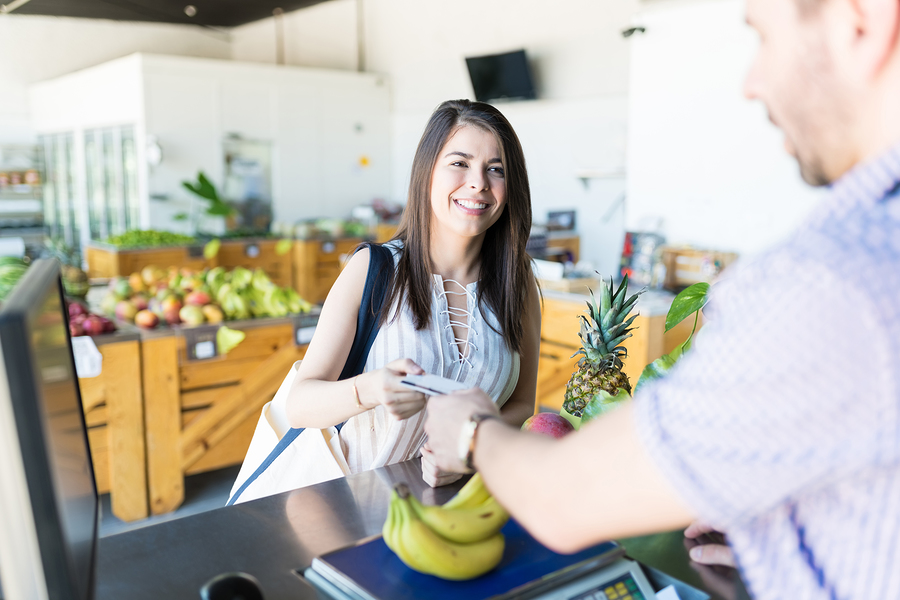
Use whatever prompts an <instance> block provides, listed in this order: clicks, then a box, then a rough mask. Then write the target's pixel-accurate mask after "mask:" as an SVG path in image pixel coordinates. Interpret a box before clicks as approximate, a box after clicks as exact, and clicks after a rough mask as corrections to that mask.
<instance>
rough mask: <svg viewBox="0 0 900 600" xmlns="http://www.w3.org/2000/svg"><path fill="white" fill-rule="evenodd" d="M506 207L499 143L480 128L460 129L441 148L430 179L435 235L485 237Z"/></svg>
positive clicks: (465, 127) (433, 230) (464, 127)
mask: <svg viewBox="0 0 900 600" xmlns="http://www.w3.org/2000/svg"><path fill="white" fill-rule="evenodd" d="M505 206H506V179H505V178H504V174H503V164H502V163H501V161H500V146H499V144H498V143H497V140H496V139H495V138H494V136H493V134H491V133H489V132H487V131H484V130H483V129H480V128H478V127H473V126H463V127H460V128H459V129H458V130H456V132H455V133H454V134H453V135H451V136H450V138H449V139H448V140H447V143H446V144H444V147H443V148H441V151H440V153H439V154H438V158H437V162H435V165H434V172H433V173H432V176H431V210H432V212H433V219H432V223H431V229H432V235H435V234H438V235H440V234H441V233H444V232H448V233H455V234H457V235H459V236H461V237H469V238H471V237H478V236H482V235H484V233H485V232H486V231H487V230H488V229H489V228H490V227H491V225H493V224H494V223H496V222H497V219H499V218H500V215H501V214H503V209H504V208H505Z"/></svg>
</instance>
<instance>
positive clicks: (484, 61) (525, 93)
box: [466, 50, 537, 102]
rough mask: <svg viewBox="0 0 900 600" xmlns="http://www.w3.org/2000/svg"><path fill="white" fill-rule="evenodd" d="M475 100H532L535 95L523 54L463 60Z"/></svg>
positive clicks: (492, 55) (520, 51)
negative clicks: (467, 69)
mask: <svg viewBox="0 0 900 600" xmlns="http://www.w3.org/2000/svg"><path fill="white" fill-rule="evenodd" d="M466 66H467V67H468V68H469V77H470V78H471V80H472V88H473V89H474V90H475V99H476V100H478V101H479V102H488V101H490V100H534V99H535V98H537V94H536V93H535V89H534V80H533V78H532V77H531V69H530V68H529V66H528V57H527V56H526V55H525V51H524V50H516V51H515V52H506V53H504V54H489V55H487V56H473V57H470V58H467V59H466Z"/></svg>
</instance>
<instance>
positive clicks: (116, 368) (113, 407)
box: [78, 331, 148, 521]
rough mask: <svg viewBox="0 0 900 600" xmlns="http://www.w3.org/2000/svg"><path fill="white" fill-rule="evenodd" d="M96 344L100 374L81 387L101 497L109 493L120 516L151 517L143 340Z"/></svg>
mask: <svg viewBox="0 0 900 600" xmlns="http://www.w3.org/2000/svg"><path fill="white" fill-rule="evenodd" d="M93 340H94V343H95V344H96V345H97V349H98V350H99V351H100V354H101V355H102V356H103V369H102V372H101V373H100V375H99V376H97V377H89V378H79V380H78V384H79V387H80V388H81V401H82V405H83V407H84V413H85V421H86V422H87V426H88V440H89V441H90V446H91V456H92V457H93V463H94V475H95V477H96V480H97V492H98V493H101V494H102V493H106V492H109V496H110V504H111V505H112V512H113V514H114V515H115V516H116V517H118V518H119V519H122V520H123V521H136V520H138V519H143V518H146V517H147V515H148V507H147V472H146V468H145V465H146V448H145V441H144V440H145V437H144V403H143V395H142V390H141V342H140V337H139V334H138V333H137V332H136V331H135V332H124V331H120V332H116V333H111V334H107V335H100V336H96V337H94V338H93Z"/></svg>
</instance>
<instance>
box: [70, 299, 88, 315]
mask: <svg viewBox="0 0 900 600" xmlns="http://www.w3.org/2000/svg"><path fill="white" fill-rule="evenodd" d="M87 312H88V309H87V307H85V305H84V304H82V303H81V302H69V318H71V317H75V316H78V315H84V314H87Z"/></svg>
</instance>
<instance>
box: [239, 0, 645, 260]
mask: <svg viewBox="0 0 900 600" xmlns="http://www.w3.org/2000/svg"><path fill="white" fill-rule="evenodd" d="M356 5H357V3H356V1H355V0H332V1H330V2H327V3H325V4H324V5H319V6H318V7H314V8H309V9H303V10H299V11H295V12H293V13H290V14H288V15H286V16H285V29H286V31H289V32H294V33H291V34H290V35H286V55H287V60H288V62H291V61H298V64H315V61H319V60H322V61H325V60H337V58H336V57H344V58H343V60H344V64H345V65H346V67H347V68H353V67H355V65H356V62H355V60H354V59H355V51H356V46H355V44H354V41H355V39H356ZM634 6H635V1H634V0H624V1H623V0H557V1H555V2H553V3H552V4H548V3H546V2H543V1H538V0H493V1H491V2H483V1H482V0H460V1H458V2H454V3H452V4H450V5H448V4H441V3H435V2H422V1H421V0H364V2H363V7H364V8H363V14H364V41H365V43H364V50H365V62H366V70H367V71H372V72H376V73H381V74H384V75H386V76H387V79H388V81H389V82H390V86H391V100H392V101H391V144H392V150H391V163H392V171H391V183H390V196H391V198H392V199H393V200H396V201H401V202H403V201H405V197H406V190H407V186H408V181H409V167H410V164H411V160H412V155H413V153H414V151H415V147H416V144H417V143H418V140H419V137H420V135H421V132H422V129H423V128H424V126H425V123H426V121H427V119H428V116H429V115H430V114H431V112H432V111H433V110H434V108H435V107H436V106H437V105H438V104H439V103H440V102H442V101H443V100H447V99H450V98H471V97H472V88H471V84H470V82H469V77H468V72H467V70H466V66H465V60H464V59H465V57H466V56H476V55H481V54H490V53H496V52H504V51H508V50H515V49H519V48H524V49H525V50H526V51H527V52H528V54H529V56H530V58H531V60H532V63H533V68H534V71H535V78H536V83H537V87H538V95H539V97H540V98H541V99H540V100H537V101H531V102H509V103H502V104H498V105H497V106H498V107H499V108H500V110H501V111H503V113H504V114H505V115H506V116H507V117H508V118H509V120H510V121H511V122H512V124H513V126H514V127H515V129H516V131H517V132H518V134H519V136H520V138H521V140H522V144H523V146H524V149H525V156H526V160H527V161H528V167H529V174H530V176H531V184H532V196H533V206H534V211H535V213H534V214H535V221H536V222H541V221H543V220H544V219H545V217H546V212H547V210H550V209H556V208H576V209H578V218H579V224H580V226H579V229H580V232H581V234H582V255H583V257H584V258H588V259H590V260H592V261H593V262H594V263H595V264H596V265H597V266H598V267H599V268H600V269H601V271H602V272H604V273H611V272H613V271H614V270H615V268H616V265H617V263H618V254H619V252H620V250H621V236H622V231H623V220H624V216H623V213H622V212H621V210H618V211H617V210H613V211H612V214H611V215H609V218H608V220H606V221H602V219H601V217H602V216H603V215H604V214H606V213H607V212H608V211H609V209H610V207H612V206H613V205H614V203H615V201H616V199H617V198H618V197H619V196H620V195H621V193H622V192H623V191H624V189H625V181H624V178H622V177H620V178H619V179H609V180H592V181H589V182H588V183H587V185H583V184H582V182H581V180H580V179H578V177H577V176H576V174H577V173H578V172H580V171H583V170H586V169H588V170H602V171H615V170H621V169H622V167H623V165H624V163H625V139H626V123H627V109H628V108H627V107H628V105H627V92H628V56H629V49H628V43H627V42H626V41H625V40H623V39H622V37H621V36H620V35H619V31H620V30H621V29H622V28H624V27H625V26H627V25H628V24H629V23H630V22H631V16H632V13H633V10H634ZM326 22H327V23H329V26H330V27H331V29H330V30H329V31H328V34H327V35H326V34H323V33H322V32H321V31H320V32H318V33H317V34H316V37H315V38H314V39H315V42H316V43H315V45H314V47H313V46H312V45H309V44H307V45H306V46H305V48H306V49H305V50H301V49H300V46H299V44H303V43H304V42H303V40H302V37H303V35H302V34H301V33H300V32H307V33H306V34H305V35H311V34H310V33H309V32H310V31H312V30H314V29H315V25H316V24H317V23H326ZM233 35H234V38H235V40H236V50H235V56H236V57H240V58H250V59H256V58H255V57H259V59H260V60H265V61H272V60H274V23H273V21H272V20H271V19H267V20H265V21H262V22H260V23H257V24H252V25H248V26H244V27H240V28H237V29H235V31H234V32H233ZM237 40H240V42H239V44H240V47H238V43H237Z"/></svg>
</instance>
